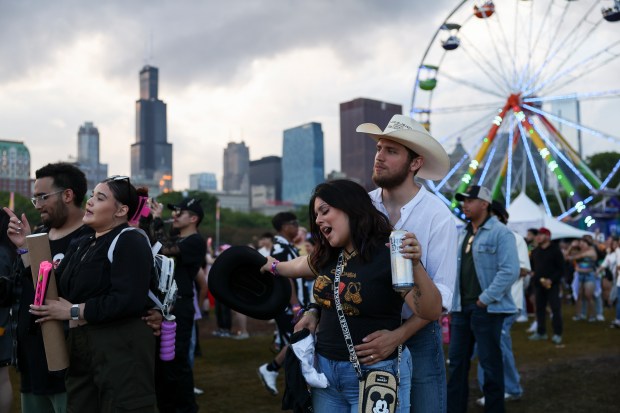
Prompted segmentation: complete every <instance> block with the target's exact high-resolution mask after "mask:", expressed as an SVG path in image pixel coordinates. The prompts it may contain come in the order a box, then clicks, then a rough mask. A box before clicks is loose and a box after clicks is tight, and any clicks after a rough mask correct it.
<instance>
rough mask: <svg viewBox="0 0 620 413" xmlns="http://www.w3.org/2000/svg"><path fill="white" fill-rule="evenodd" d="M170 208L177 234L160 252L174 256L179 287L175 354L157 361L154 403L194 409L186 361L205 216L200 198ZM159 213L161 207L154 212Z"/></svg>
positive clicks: (203, 253)
mask: <svg viewBox="0 0 620 413" xmlns="http://www.w3.org/2000/svg"><path fill="white" fill-rule="evenodd" d="M168 208H169V209H171V210H172V218H173V220H172V228H173V229H175V230H177V231H178V233H179V237H178V239H177V240H176V242H175V243H174V244H172V245H168V246H164V247H163V248H162V249H161V250H160V254H163V255H167V256H169V257H173V258H174V259H175V268H174V279H175V281H176V283H177V287H178V295H177V300H176V302H175V304H174V307H173V310H172V312H171V313H172V315H174V317H175V321H176V323H177V328H176V337H175V358H174V360H172V361H169V362H161V363H160V364H159V366H158V367H159V369H160V371H159V372H157V374H156V385H157V403H158V407H159V411H160V412H161V413H168V412H191V413H193V412H197V411H198V405H197V404H196V398H195V396H194V377H193V373H192V368H191V365H190V361H189V348H190V341H191V336H192V330H193V328H194V302H193V296H194V290H193V287H194V280H195V279H196V276H197V275H198V270H199V269H200V267H201V265H202V262H203V260H204V259H205V256H206V254H207V247H206V243H205V241H204V239H203V238H202V236H201V235H200V234H199V233H198V226H199V225H200V222H201V221H202V218H203V217H204V212H203V210H202V206H201V205H200V199H198V198H185V199H183V200H182V201H181V202H180V203H179V204H176V205H173V204H169V205H168ZM157 215H159V216H160V217H161V208H155V209H154V210H153V216H154V217H157Z"/></svg>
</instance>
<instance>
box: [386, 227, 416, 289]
mask: <svg viewBox="0 0 620 413" xmlns="http://www.w3.org/2000/svg"><path fill="white" fill-rule="evenodd" d="M406 233H407V231H402V230H398V231H392V233H391V234H390V256H391V259H392V260H391V261H392V288H394V290H396V291H409V290H411V289H412V288H413V263H412V262H411V260H409V259H406V258H405V257H403V255H402V254H401V253H400V246H401V244H402V241H403V237H404V236H405V234H406Z"/></svg>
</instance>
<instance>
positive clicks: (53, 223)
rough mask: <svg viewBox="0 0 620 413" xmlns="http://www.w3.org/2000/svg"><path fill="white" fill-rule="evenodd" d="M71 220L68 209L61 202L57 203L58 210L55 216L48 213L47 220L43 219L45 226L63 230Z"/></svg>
mask: <svg viewBox="0 0 620 413" xmlns="http://www.w3.org/2000/svg"><path fill="white" fill-rule="evenodd" d="M68 218H69V213H68V208H67V206H66V205H65V204H64V203H62V201H61V200H58V202H57V203H56V208H55V210H54V212H53V214H50V213H49V212H48V213H47V219H43V218H41V221H42V222H43V225H45V226H46V227H48V228H61V227H62V226H63V225H65V223H66V222H67V219H68Z"/></svg>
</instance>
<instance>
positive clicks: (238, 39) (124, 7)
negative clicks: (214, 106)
mask: <svg viewBox="0 0 620 413" xmlns="http://www.w3.org/2000/svg"><path fill="white" fill-rule="evenodd" d="M442 3H449V2H448V1H446V0H444V1H442ZM433 6H434V7H432V8H430V7H425V2H411V1H406V0H398V1H389V2H383V1H370V0H366V1H359V0H358V1H356V0H345V1H338V2H332V1H327V0H318V1H260V0H243V1H234V2H220V1H178V2H169V1H162V0H159V1H148V2H147V1H122V2H121V1H115V2H107V1H106V2H95V1H92V2H85V1H76V0H73V1H72V0H65V1H53V2H40V1H19V2H4V3H3V5H2V6H0V38H2V39H4V41H3V43H4V47H2V48H1V49H0V62H1V63H0V79H2V80H0V81H2V82H7V81H12V80H16V79H19V78H20V77H22V76H26V75H28V74H29V73H32V72H34V71H36V70H37V68H39V67H43V66H45V65H46V64H47V63H49V61H50V60H51V59H52V58H53V57H54V54H55V53H56V52H57V51H58V50H59V49H62V48H63V47H66V46H67V45H70V44H71V43H73V42H74V41H76V40H77V39H79V38H80V37H81V36H85V35H94V34H103V35H104V36H105V37H106V39H107V40H108V44H109V46H110V48H111V50H109V53H110V58H109V60H106V61H103V62H101V65H102V67H103V68H104V70H105V71H106V73H108V74H109V75H110V76H111V77H119V78H126V77H127V75H128V73H127V68H128V67H136V70H135V71H137V67H138V66H139V65H141V64H142V63H143V61H144V57H145V55H146V54H147V53H146V52H145V50H146V45H147V44H148V43H150V39H152V40H153V42H152V44H153V60H152V61H153V64H155V65H160V66H162V67H165V77H166V81H167V82H170V84H171V85H174V86H179V85H183V84H188V83H189V82H201V83H206V84H210V85H217V84H226V83H229V82H234V81H235V80H236V79H237V78H238V77H239V76H241V77H243V74H244V72H245V71H246V68H247V67H248V66H249V65H250V64H251V63H252V61H254V60H255V59H259V58H263V59H265V58H267V59H268V58H271V57H273V56H276V55H278V54H280V53H284V52H287V51H289V50H291V49H299V48H306V47H317V46H327V47H330V48H333V49H334V50H335V51H336V52H337V55H338V56H340V57H341V58H342V59H348V60H350V61H354V62H360V61H364V60H365V59H370V58H372V56H370V55H368V54H367V53H366V51H365V47H364V44H363V43H361V42H360V41H356V38H362V37H363V36H365V35H368V34H369V33H372V31H373V30H376V29H378V28H383V27H385V26H386V25H388V26H389V25H390V24H393V25H394V26H399V25H401V24H403V22H411V23H410V24H411V25H412V30H413V28H414V26H415V25H417V24H419V23H420V22H423V21H425V20H426V19H427V18H428V17H429V16H431V15H432V14H436V10H437V5H433ZM9 39H10V40H9ZM135 71H134V73H132V79H133V76H135Z"/></svg>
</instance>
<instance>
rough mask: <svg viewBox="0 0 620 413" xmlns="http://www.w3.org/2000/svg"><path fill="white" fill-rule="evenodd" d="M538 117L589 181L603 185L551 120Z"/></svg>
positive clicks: (541, 116)
mask: <svg viewBox="0 0 620 413" xmlns="http://www.w3.org/2000/svg"><path fill="white" fill-rule="evenodd" d="M538 119H540V121H541V122H542V123H543V125H545V127H546V128H547V130H548V131H549V133H551V134H552V135H553V136H555V137H556V138H557V140H558V142H559V144H560V146H562V148H563V149H564V150H565V152H566V153H567V154H568V156H569V158H570V159H571V160H572V162H573V164H575V165H576V166H577V168H578V169H579V170H580V171H581V172H582V173H583V174H584V175H585V176H586V177H587V178H588V181H589V182H590V183H591V184H592V185H599V186H600V185H601V180H600V179H599V178H598V177H597V176H596V175H595V174H594V172H592V170H591V169H590V168H589V167H588V165H586V163H585V162H584V161H583V160H582V159H581V157H580V156H579V154H577V151H576V150H575V149H574V148H573V147H572V146H571V145H570V143H568V141H567V140H566V139H565V138H564V136H562V134H561V133H560V132H559V131H558V130H557V129H556V128H555V126H553V124H552V123H551V122H549V120H548V119H547V118H546V117H544V116H543V115H538Z"/></svg>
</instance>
